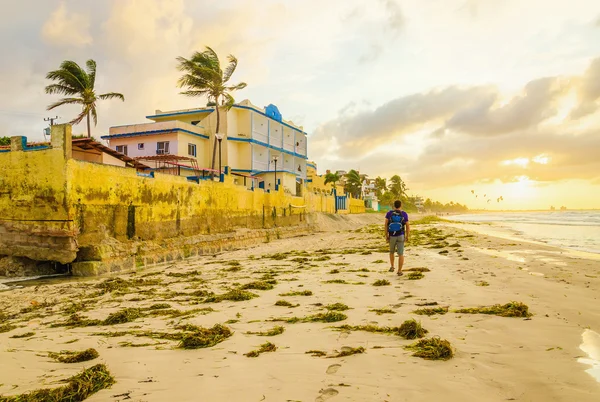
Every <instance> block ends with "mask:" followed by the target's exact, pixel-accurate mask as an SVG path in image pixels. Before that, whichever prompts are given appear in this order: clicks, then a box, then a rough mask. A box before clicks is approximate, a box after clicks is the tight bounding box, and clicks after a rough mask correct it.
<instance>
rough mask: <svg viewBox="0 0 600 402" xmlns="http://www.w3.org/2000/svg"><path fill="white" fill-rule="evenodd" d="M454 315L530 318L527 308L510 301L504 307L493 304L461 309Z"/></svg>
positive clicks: (519, 303) (524, 305)
mask: <svg viewBox="0 0 600 402" xmlns="http://www.w3.org/2000/svg"><path fill="white" fill-rule="evenodd" d="M454 312H455V313H463V314H490V315H497V316H500V317H525V318H527V317H531V316H532V314H531V313H530V312H529V307H528V306H527V305H526V304H523V303H521V302H515V301H512V302H510V303H506V304H504V305H501V304H494V305H493V306H487V307H475V308H463V309H459V310H455V311H454Z"/></svg>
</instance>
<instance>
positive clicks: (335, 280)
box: [323, 279, 348, 284]
mask: <svg viewBox="0 0 600 402" xmlns="http://www.w3.org/2000/svg"><path fill="white" fill-rule="evenodd" d="M323 283H339V284H346V283H348V282H346V281H345V280H344V279H329V280H328V281H323Z"/></svg>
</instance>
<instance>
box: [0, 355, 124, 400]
mask: <svg viewBox="0 0 600 402" xmlns="http://www.w3.org/2000/svg"><path fill="white" fill-rule="evenodd" d="M65 382H66V383H67V384H66V385H64V386H62V387H58V388H50V389H38V390H35V391H31V392H29V393H27V394H21V395H15V396H8V397H2V398H0V401H2V402H46V401H61V402H79V401H83V400H85V399H87V398H88V397H89V396H90V395H92V394H95V393H96V392H98V391H100V390H102V389H105V388H109V387H110V386H111V385H113V384H114V383H115V379H114V378H113V377H112V376H111V375H110V372H109V371H108V369H107V368H106V366H105V365H104V364H97V365H95V366H92V367H90V368H88V369H86V370H84V371H83V372H81V373H80V374H77V375H75V376H73V377H71V378H68V379H66V380H65Z"/></svg>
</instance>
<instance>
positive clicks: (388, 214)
mask: <svg viewBox="0 0 600 402" xmlns="http://www.w3.org/2000/svg"><path fill="white" fill-rule="evenodd" d="M394 212H400V213H401V214H402V217H403V218H404V225H406V223H407V222H408V214H407V213H406V212H404V211H400V210H399V209H396V210H391V211H388V212H387V214H385V219H387V220H388V221H391V219H392V214H393V213H394ZM404 225H403V226H402V230H399V231H396V232H391V233H390V236H402V235H403V234H404Z"/></svg>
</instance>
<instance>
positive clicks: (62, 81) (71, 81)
mask: <svg viewBox="0 0 600 402" xmlns="http://www.w3.org/2000/svg"><path fill="white" fill-rule="evenodd" d="M46 78H47V79H49V80H52V81H57V82H58V84H59V85H64V86H66V87H70V88H72V89H73V91H76V92H77V93H82V92H83V91H84V90H85V87H84V86H83V84H82V83H81V81H80V80H79V79H78V78H77V77H76V76H74V75H73V74H72V73H71V72H69V71H67V70H54V71H50V72H49V73H48V74H46Z"/></svg>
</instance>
